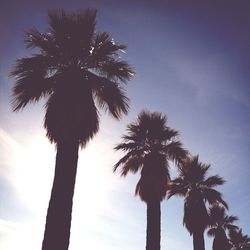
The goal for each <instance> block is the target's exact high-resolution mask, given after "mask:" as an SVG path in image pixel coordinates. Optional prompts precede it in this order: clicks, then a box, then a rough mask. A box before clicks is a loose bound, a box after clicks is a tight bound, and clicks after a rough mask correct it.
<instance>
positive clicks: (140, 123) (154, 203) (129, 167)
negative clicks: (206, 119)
mask: <svg viewBox="0 0 250 250" xmlns="http://www.w3.org/2000/svg"><path fill="white" fill-rule="evenodd" d="M122 139H123V142H122V143H120V144H118V145H117V146H116V147H115V149H116V150H122V151H123V152H125V156H123V157H122V158H121V159H120V160H119V161H118V162H117V163H116V165H115V167H114V171H116V170H117V168H118V167H120V168H121V175H122V176H126V175H127V174H128V172H132V173H136V172H138V171H140V173H141V178H140V180H139V182H138V183H137V186H136V190H135V193H136V195H139V196H140V198H141V199H142V200H143V201H144V202H146V204H147V238H146V250H159V249H160V231H161V210H160V203H161V201H162V200H163V198H164V197H165V195H166V192H167V189H168V183H169V181H170V175H169V161H174V162H175V163H177V164H178V163H180V162H181V161H182V160H183V159H184V158H185V157H186V155H187V151H186V150H185V149H183V147H182V144H181V142H180V141H179V139H178V132H177V131H176V130H174V129H171V128H170V127H168V126H167V117H166V116H164V115H162V114H161V113H157V112H155V113H150V112H148V111H142V112H141V113H140V114H139V115H138V117H137V119H136V120H135V122H132V123H130V124H129V125H128V126H127V134H126V135H124V136H123V137H122Z"/></svg>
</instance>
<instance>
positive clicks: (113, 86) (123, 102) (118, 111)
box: [95, 77, 129, 120]
mask: <svg viewBox="0 0 250 250" xmlns="http://www.w3.org/2000/svg"><path fill="white" fill-rule="evenodd" d="M97 81H98V85H97V87H96V88H95V96H96V99H97V103H98V104H99V106H100V107H101V108H102V109H104V110H105V111H109V113H110V114H111V115H112V116H113V117H114V118H116V119H118V120H119V119H120V118H121V116H122V115H123V114H127V113H128V109H129V98H128V97H127V96H126V94H125V91H124V90H123V89H122V88H121V87H119V86H118V84H117V83H115V82H112V81H110V80H107V79H105V78H101V77H99V78H98V80H97Z"/></svg>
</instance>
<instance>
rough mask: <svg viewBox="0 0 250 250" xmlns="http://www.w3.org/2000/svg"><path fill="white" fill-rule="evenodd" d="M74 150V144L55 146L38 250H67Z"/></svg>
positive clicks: (74, 174)
mask: <svg viewBox="0 0 250 250" xmlns="http://www.w3.org/2000/svg"><path fill="white" fill-rule="evenodd" d="M78 148H79V145H78V142H77V141H64V142H60V143H58V144H57V154H56V167H55V176H54V182H53V187H52V191H51V197H50V201H49V207H48V211H47V218H46V225H45V232H44V239H43V245H42V250H67V249H68V246H69V237H70V225H71V211H72V203H73V195H74V187H75V178H76V169H77V160H78Z"/></svg>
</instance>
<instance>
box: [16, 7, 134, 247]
mask: <svg viewBox="0 0 250 250" xmlns="http://www.w3.org/2000/svg"><path fill="white" fill-rule="evenodd" d="M48 17H49V29H48V31H46V32H44V33H42V32H39V31H38V30H36V29H31V30H29V31H28V32H27V33H26V40H25V42H26V45H27V47H28V48H35V49H36V50H35V54H33V55H32V56H30V57H24V58H21V59H18V60H17V64H16V66H15V68H14V70H13V71H12V73H11V75H12V76H14V77H16V83H15V86H14V88H13V96H14V100H13V110H14V111H19V110H21V109H22V108H24V107H25V106H26V105H27V104H28V103H31V102H35V101H39V100H40V98H42V97H48V101H47V104H46V105H45V109H46V115H45V120H44V126H45V128H46V130H47V137H48V138H49V140H50V141H51V142H54V143H55V144H56V147H57V155H56V167H55V177H54V183H53V188H52V192H51V198H50V202H49V208H48V213H47V219H46V227H45V235H44V240H43V249H46V250H65V249H68V244H69V235H70V224H71V211H72V197H73V193H74V185H75V176H76V169H77V160H78V149H79V146H81V147H84V146H85V145H86V143H87V142H88V141H89V140H90V139H91V138H92V137H93V136H94V135H95V134H96V133H97V131H98V128H99V113H98V110H97V107H96V104H97V105H98V107H100V108H101V109H104V110H105V111H108V112H109V113H110V114H111V115H112V116H113V117H114V118H116V119H119V118H120V117H121V115H122V114H126V113H127V111H128V108H129V105H128V98H127V97H126V94H125V92H124V90H123V89H122V87H121V83H126V81H128V80H130V79H131V77H132V76H133V74H134V72H133V70H132V69H131V67H130V66H129V65H128V64H127V63H126V62H125V61H123V60H121V59H120V57H119V52H120V51H122V50H124V49H125V48H126V46H125V45H120V44H116V43H115V42H114V40H113V39H112V38H111V36H110V35H109V34H108V33H106V32H102V33H97V32H96V31H95V25H96V10H86V11H82V12H78V13H74V12H65V11H63V10H61V11H50V12H49V13H48Z"/></svg>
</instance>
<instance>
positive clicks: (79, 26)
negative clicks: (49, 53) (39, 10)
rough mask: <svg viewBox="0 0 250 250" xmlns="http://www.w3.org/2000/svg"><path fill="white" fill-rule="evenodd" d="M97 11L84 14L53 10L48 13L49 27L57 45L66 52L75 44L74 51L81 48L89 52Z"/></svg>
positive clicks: (88, 11)
mask: <svg viewBox="0 0 250 250" xmlns="http://www.w3.org/2000/svg"><path fill="white" fill-rule="evenodd" d="M96 14H97V10H96V9H87V10H86V11H82V12H77V13H76V12H65V11H64V10H52V11H49V12H48V17H49V27H50V32H51V33H52V35H53V37H54V39H55V41H56V43H57V45H58V46H59V47H60V49H62V50H63V51H65V49H67V48H68V47H69V45H72V42H73V43H74V45H75V46H74V47H71V49H72V50H77V51H78V52H79V49H80V48H82V49H83V48H84V49H85V53H86V51H89V49H90V46H91V42H92V37H93V35H94V31H95V25H96Z"/></svg>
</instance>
